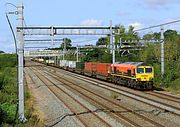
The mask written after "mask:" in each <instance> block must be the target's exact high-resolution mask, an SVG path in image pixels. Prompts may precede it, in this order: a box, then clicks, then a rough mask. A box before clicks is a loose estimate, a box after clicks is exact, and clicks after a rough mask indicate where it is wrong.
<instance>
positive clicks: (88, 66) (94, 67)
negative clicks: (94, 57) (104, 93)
mask: <svg viewBox="0 0 180 127" xmlns="http://www.w3.org/2000/svg"><path fill="white" fill-rule="evenodd" d="M110 66H111V64H110V63H95V62H88V63H85V72H90V73H92V72H93V73H96V74H103V75H106V74H108V69H109V68H110Z"/></svg>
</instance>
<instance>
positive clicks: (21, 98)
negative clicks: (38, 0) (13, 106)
mask: <svg viewBox="0 0 180 127" xmlns="http://www.w3.org/2000/svg"><path fill="white" fill-rule="evenodd" d="M23 8H24V7H23V3H22V2H21V1H20V3H19V6H18V7H17V9H18V19H17V20H18V27H23ZM17 44H18V85H19V107H18V108H19V120H20V121H21V122H23V123H24V122H26V121H27V120H26V118H25V116H24V72H23V67H24V63H23V61H24V37H23V30H19V29H18V30H17Z"/></svg>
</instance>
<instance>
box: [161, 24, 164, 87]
mask: <svg viewBox="0 0 180 127" xmlns="http://www.w3.org/2000/svg"><path fill="white" fill-rule="evenodd" d="M161 80H162V82H161V87H163V82H164V28H163V26H161Z"/></svg>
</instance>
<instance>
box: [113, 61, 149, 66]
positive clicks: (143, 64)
mask: <svg viewBox="0 0 180 127" xmlns="http://www.w3.org/2000/svg"><path fill="white" fill-rule="evenodd" d="M114 64H128V65H135V66H150V65H149V64H147V63H144V62H115V63H114Z"/></svg>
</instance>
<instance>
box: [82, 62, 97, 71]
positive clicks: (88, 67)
mask: <svg viewBox="0 0 180 127" xmlns="http://www.w3.org/2000/svg"><path fill="white" fill-rule="evenodd" d="M84 71H85V72H90V73H92V72H96V63H95V62H88V63H87V62H86V63H85V68H84Z"/></svg>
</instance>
